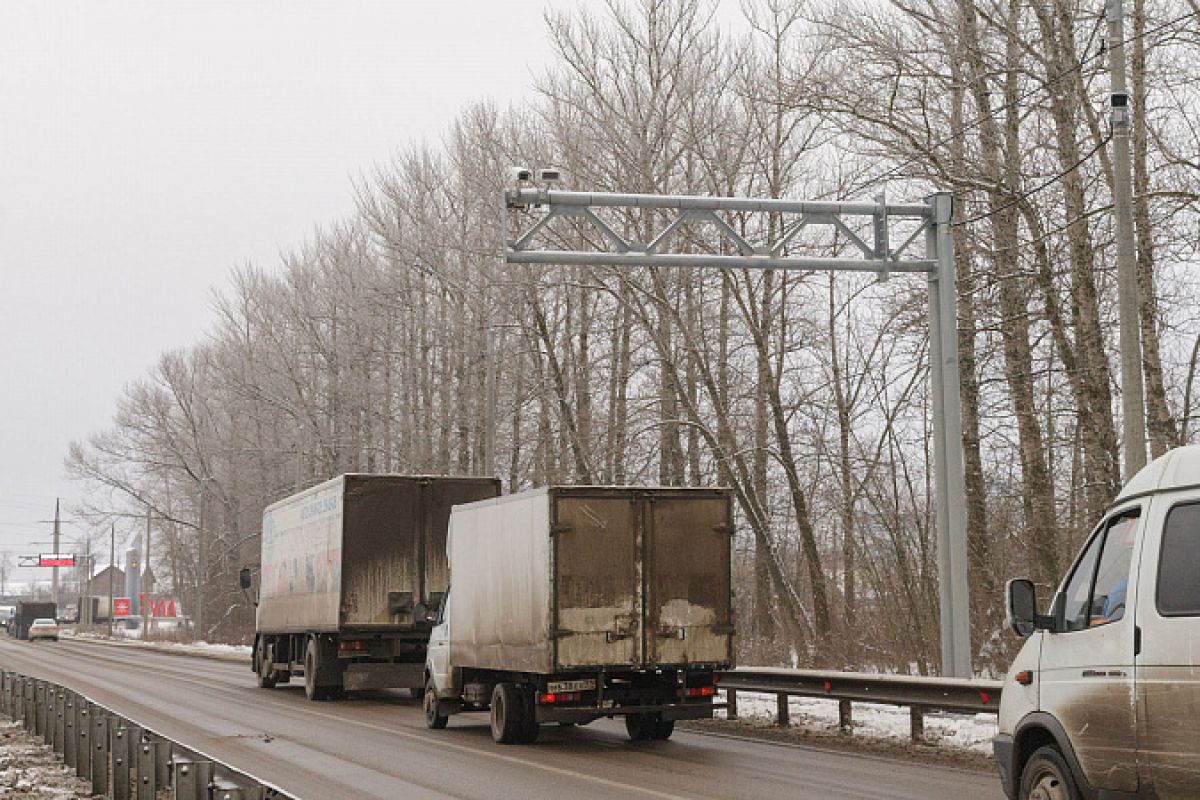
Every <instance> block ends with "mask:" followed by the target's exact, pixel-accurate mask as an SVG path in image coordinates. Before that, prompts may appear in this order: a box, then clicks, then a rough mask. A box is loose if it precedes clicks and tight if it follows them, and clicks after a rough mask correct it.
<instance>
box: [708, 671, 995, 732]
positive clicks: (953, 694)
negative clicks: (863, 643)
mask: <svg viewBox="0 0 1200 800" xmlns="http://www.w3.org/2000/svg"><path fill="white" fill-rule="evenodd" d="M719 685H720V687H721V688H722V689H724V690H725V693H726V698H727V700H728V703H729V707H728V709H727V710H726V716H728V718H729V719H737V716H738V710H737V694H738V692H754V693H758V694H773V695H775V703H776V721H777V722H778V724H779V725H780V726H782V727H785V728H786V727H787V726H788V725H790V724H791V723H790V718H789V713H788V698H789V697H820V698H824V699H828V700H837V701H838V726H839V727H840V728H841V729H842V730H843V731H847V732H848V731H849V730H850V729H851V727H852V725H853V712H852V704H853V703H856V702H858V703H881V704H884V705H894V706H907V707H908V708H910V709H911V714H910V719H911V732H912V739H913V741H914V742H919V741H921V740H923V739H924V738H925V713H926V712H927V711H958V712H965V713H975V714H980V713H984V714H989V713H990V714H996V713H999V711H1000V695H1001V691H1002V689H1003V687H1004V683H1003V681H996V680H983V679H969V680H968V679H961V678H930V677H923V676H912V675H875V674H870V673H861V672H824V671H821V670H804V669H771V668H758V669H735V670H731V671H729V672H723V673H721V676H720V684H719Z"/></svg>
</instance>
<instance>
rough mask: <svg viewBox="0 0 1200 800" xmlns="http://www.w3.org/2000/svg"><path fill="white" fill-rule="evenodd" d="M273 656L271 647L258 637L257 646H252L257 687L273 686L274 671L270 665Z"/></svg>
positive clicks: (270, 687) (269, 687) (274, 680)
mask: <svg viewBox="0 0 1200 800" xmlns="http://www.w3.org/2000/svg"><path fill="white" fill-rule="evenodd" d="M274 658H275V657H274V655H273V654H272V653H271V648H270V647H268V646H267V644H266V642H264V641H263V640H261V639H260V640H259V642H258V647H256V648H254V671H255V672H257V673H258V688H260V689H274V688H275V684H276V679H275V672H274V670H273V669H272V667H271V662H272V661H273V660H274Z"/></svg>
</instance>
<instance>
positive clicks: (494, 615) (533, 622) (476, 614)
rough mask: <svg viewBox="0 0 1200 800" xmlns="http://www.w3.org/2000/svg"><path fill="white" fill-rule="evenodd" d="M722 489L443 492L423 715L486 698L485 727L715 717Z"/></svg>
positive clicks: (435, 723) (497, 732)
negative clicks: (444, 553) (444, 534)
mask: <svg viewBox="0 0 1200 800" xmlns="http://www.w3.org/2000/svg"><path fill="white" fill-rule="evenodd" d="M732 523H733V520H732V505H731V499H730V494H729V492H728V491H727V490H724V489H690V488H641V487H639V488H633V487H565V486H554V487H549V488H544V489H537V490H532V491H527V492H522V493H519V494H514V495H509V496H506V497H499V498H494V499H490V500H482V501H479V502H475V503H469V504H465V505H460V506H456V507H455V508H454V511H453V513H452V514H451V517H450V535H449V555H450V579H451V584H450V586H451V588H450V589H449V590H448V593H447V596H446V600H445V602H443V604H442V605H441V608H440V610H439V612H438V618H437V620H436V624H435V626H434V628H433V632H432V634H431V635H430V641H429V650H428V655H427V659H426V667H425V695H424V699H423V707H424V711H425V719H426V723H427V725H428V726H429V727H430V728H435V729H436V728H442V727H445V725H446V724H447V720H448V717H449V716H450V715H452V714H457V713H459V712H463V711H485V710H486V711H490V719H491V729H492V736H493V738H494V739H495V740H496V741H497V742H500V743H502V744H504V743H520V742H531V741H533V740H535V739H536V738H537V735H538V730H539V726H540V725H542V724H543V723H560V724H587V723H588V722H591V721H593V720H596V719H599V718H601V717H610V718H611V717H618V716H620V717H623V718H624V720H625V726H626V729H627V731H628V733H629V735H630V737H631V738H632V739H634V740H646V739H666V738H668V737H670V735H671V733H672V731H673V729H674V725H675V721H676V720H681V719H700V718H708V717H711V716H712V713H713V710H714V709H716V708H718V707H721V706H720V705H719V704H718V703H717V702H716V682H717V672H718V671H720V670H725V669H729V668H731V667H732V665H733V660H734V655H733V654H734V650H733V627H732V620H733V614H732V592H731V584H730V580H731V576H730V555H731V543H732V538H733V537H732V535H733V530H734V529H733V524H732Z"/></svg>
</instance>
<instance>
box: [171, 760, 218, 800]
mask: <svg viewBox="0 0 1200 800" xmlns="http://www.w3.org/2000/svg"><path fill="white" fill-rule="evenodd" d="M212 773H213V764H212V762H211V761H176V762H175V780H174V781H173V783H174V784H175V800H208V787H209V784H211V783H212Z"/></svg>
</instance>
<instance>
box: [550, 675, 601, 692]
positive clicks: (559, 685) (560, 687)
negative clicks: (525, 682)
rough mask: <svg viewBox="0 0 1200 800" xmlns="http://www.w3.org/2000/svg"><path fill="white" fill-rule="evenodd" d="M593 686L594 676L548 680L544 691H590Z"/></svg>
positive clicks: (594, 682)
mask: <svg viewBox="0 0 1200 800" xmlns="http://www.w3.org/2000/svg"><path fill="white" fill-rule="evenodd" d="M595 688H596V679H595V678H588V679H586V680H581V681H550V682H549V683H547V684H546V691H547V692H550V693H551V694H559V693H561V692H590V691H592V690H594V689H595Z"/></svg>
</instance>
